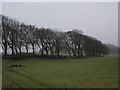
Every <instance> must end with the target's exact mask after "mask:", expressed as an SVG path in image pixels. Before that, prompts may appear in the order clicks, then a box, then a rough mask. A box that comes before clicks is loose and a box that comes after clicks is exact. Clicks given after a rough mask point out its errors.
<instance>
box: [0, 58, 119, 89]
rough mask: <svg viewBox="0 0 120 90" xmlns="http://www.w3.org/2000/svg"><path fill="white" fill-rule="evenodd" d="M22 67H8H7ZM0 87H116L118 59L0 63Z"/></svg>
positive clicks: (6, 61)
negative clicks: (0, 77) (0, 67)
mask: <svg viewBox="0 0 120 90" xmlns="http://www.w3.org/2000/svg"><path fill="white" fill-rule="evenodd" d="M14 64H17V65H23V66H25V67H10V65H14ZM2 86H3V88H16V87H17V88H117V87H118V59H117V57H90V58H81V59H61V60H59V59H56V60H55V59H50V60H48V59H38V58H34V59H24V60H17V61H13V60H11V61H10V60H5V59H4V60H3V83H2Z"/></svg>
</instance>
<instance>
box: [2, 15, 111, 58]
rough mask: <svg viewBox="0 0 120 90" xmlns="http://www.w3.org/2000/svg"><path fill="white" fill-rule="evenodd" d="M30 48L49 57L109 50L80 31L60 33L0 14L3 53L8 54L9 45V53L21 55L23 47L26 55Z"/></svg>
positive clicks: (97, 53) (33, 51)
mask: <svg viewBox="0 0 120 90" xmlns="http://www.w3.org/2000/svg"><path fill="white" fill-rule="evenodd" d="M30 47H31V48H32V53H33V54H40V55H52V56H54V55H55V56H59V55H68V56H69V57H72V56H74V57H80V56H101V55H106V54H108V52H109V49H108V48H107V47H106V46H105V45H104V44H103V43H102V42H101V41H99V40H97V39H95V38H93V37H90V36H87V35H84V34H83V32H82V31H81V30H78V29H73V30H72V31H67V32H60V31H56V30H52V29H51V28H38V27H35V26H34V25H26V24H24V23H19V22H18V21H16V20H14V19H11V18H9V17H7V16H3V15H2V49H3V51H4V55H7V54H8V48H9V49H10V50H11V52H12V53H11V54H12V55H16V54H19V55H20V54H22V53H23V50H22V48H24V53H26V54H28V53H29V49H30ZM36 50H37V51H36Z"/></svg>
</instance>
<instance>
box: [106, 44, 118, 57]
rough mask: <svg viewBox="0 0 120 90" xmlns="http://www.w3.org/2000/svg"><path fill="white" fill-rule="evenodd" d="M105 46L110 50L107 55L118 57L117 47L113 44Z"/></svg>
mask: <svg viewBox="0 0 120 90" xmlns="http://www.w3.org/2000/svg"><path fill="white" fill-rule="evenodd" d="M106 46H107V47H108V48H109V49H110V53H109V55H118V48H119V47H118V46H116V45H113V44H106Z"/></svg>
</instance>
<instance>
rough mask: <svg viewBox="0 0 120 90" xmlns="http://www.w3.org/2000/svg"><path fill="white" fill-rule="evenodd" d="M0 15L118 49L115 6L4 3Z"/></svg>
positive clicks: (108, 3) (100, 3) (113, 4)
mask: <svg viewBox="0 0 120 90" xmlns="http://www.w3.org/2000/svg"><path fill="white" fill-rule="evenodd" d="M2 14H3V15H6V16H9V17H11V18H14V19H16V20H18V21H20V22H25V23H26V24H34V25H36V26H37V27H50V28H54V29H55V28H56V29H58V30H61V31H68V30H72V29H74V28H75V29H80V30H82V31H83V32H84V34H87V35H90V36H93V37H95V38H97V39H99V40H101V41H103V43H111V44H114V45H118V3H117V2H78V3H77V2H76V3H73V2H66V3H65V2H63V3H62V2H61V3H60V2H56V3H54V2H46V3H43V2H39V3H37V2H31V3H30V2H26V3H25V2H3V3H2Z"/></svg>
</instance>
